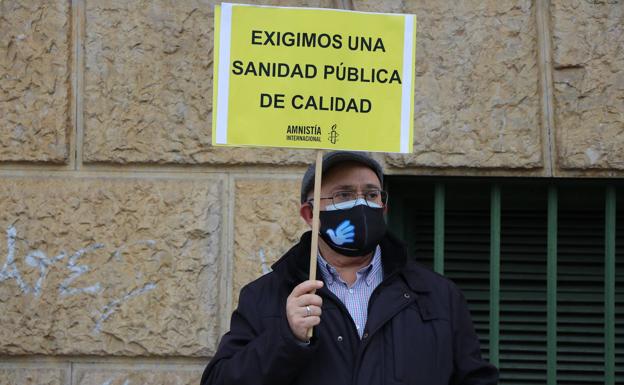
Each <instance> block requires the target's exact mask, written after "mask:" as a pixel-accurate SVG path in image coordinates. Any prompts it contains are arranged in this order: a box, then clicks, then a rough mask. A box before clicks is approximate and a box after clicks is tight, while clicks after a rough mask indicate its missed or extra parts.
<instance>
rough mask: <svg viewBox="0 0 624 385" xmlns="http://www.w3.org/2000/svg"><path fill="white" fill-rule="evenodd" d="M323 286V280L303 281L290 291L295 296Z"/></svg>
mask: <svg viewBox="0 0 624 385" xmlns="http://www.w3.org/2000/svg"><path fill="white" fill-rule="evenodd" d="M321 287H323V281H311V280H307V281H303V282H301V283H300V284H299V285H297V286H295V288H294V289H293V291H292V293H290V295H291V296H293V297H299V296H301V295H302V294H306V293H310V292H312V291H314V290H318V289H320V288H321Z"/></svg>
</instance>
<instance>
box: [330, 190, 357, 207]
mask: <svg viewBox="0 0 624 385" xmlns="http://www.w3.org/2000/svg"><path fill="white" fill-rule="evenodd" d="M333 199H334V205H340V204H341V203H343V204H344V203H345V202H351V201H353V204H355V200H356V199H357V194H356V193H355V191H338V192H336V193H335V194H334V197H333Z"/></svg>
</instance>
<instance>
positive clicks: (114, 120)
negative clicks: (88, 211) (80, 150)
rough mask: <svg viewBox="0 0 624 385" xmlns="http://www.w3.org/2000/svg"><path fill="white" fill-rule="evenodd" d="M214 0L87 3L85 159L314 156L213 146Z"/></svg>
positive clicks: (314, 2)
mask: <svg viewBox="0 0 624 385" xmlns="http://www.w3.org/2000/svg"><path fill="white" fill-rule="evenodd" d="M214 3H215V2H214V1H212V0H192V1H181V2H178V1H173V0H157V1H152V0H149V1H148V0H142V1H132V2H127V1H113V0H105V1H91V0H88V1H87V4H86V41H85V58H86V59H85V60H86V63H85V86H84V87H85V89H84V95H85V96H84V106H85V107H84V108H85V115H84V122H85V134H84V155H83V160H84V161H85V162H113V163H143V162H159V163H191V164H197V163H232V164H240V163H252V164H272V163H281V164H305V163H309V162H310V161H311V160H312V159H313V154H312V155H311V153H310V151H301V150H299V151H297V150H274V149H251V148H215V147H212V145H211V141H212V139H211V125H212V115H211V113H212V72H213V68H212V66H213V63H212V58H213V51H212V46H213V28H214V21H213V19H214V16H213V5H214ZM266 3H271V4H274V5H308V6H314V7H324V6H331V5H332V4H333V2H332V1H327V0H300V1H278V2H272V1H271V2H268V1H267V2H266Z"/></svg>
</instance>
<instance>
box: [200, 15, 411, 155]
mask: <svg viewBox="0 0 624 385" xmlns="http://www.w3.org/2000/svg"><path fill="white" fill-rule="evenodd" d="M214 45H215V49H214V56H215V58H214V85H215V86H214V94H213V122H212V128H213V129H212V143H213V144H214V145H234V146H268V147H294V148H315V149H332V150H338V149H340V150H358V151H382V152H401V153H408V152H412V132H413V121H414V119H413V117H414V110H413V105H414V103H413V97H414V66H415V60H414V58H415V51H416V16H415V15H402V14H380V13H364V12H352V11H343V10H332V9H311V8H286V7H265V6H250V5H242V4H228V3H223V4H221V5H220V6H219V5H217V6H216V9H215V43H214Z"/></svg>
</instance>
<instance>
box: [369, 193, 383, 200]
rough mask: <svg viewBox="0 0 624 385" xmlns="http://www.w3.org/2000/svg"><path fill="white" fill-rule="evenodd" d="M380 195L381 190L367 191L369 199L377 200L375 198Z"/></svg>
mask: <svg viewBox="0 0 624 385" xmlns="http://www.w3.org/2000/svg"><path fill="white" fill-rule="evenodd" d="M379 195H380V193H379V191H368V192H367V193H366V199H367V200H375V199H378V198H379Z"/></svg>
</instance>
